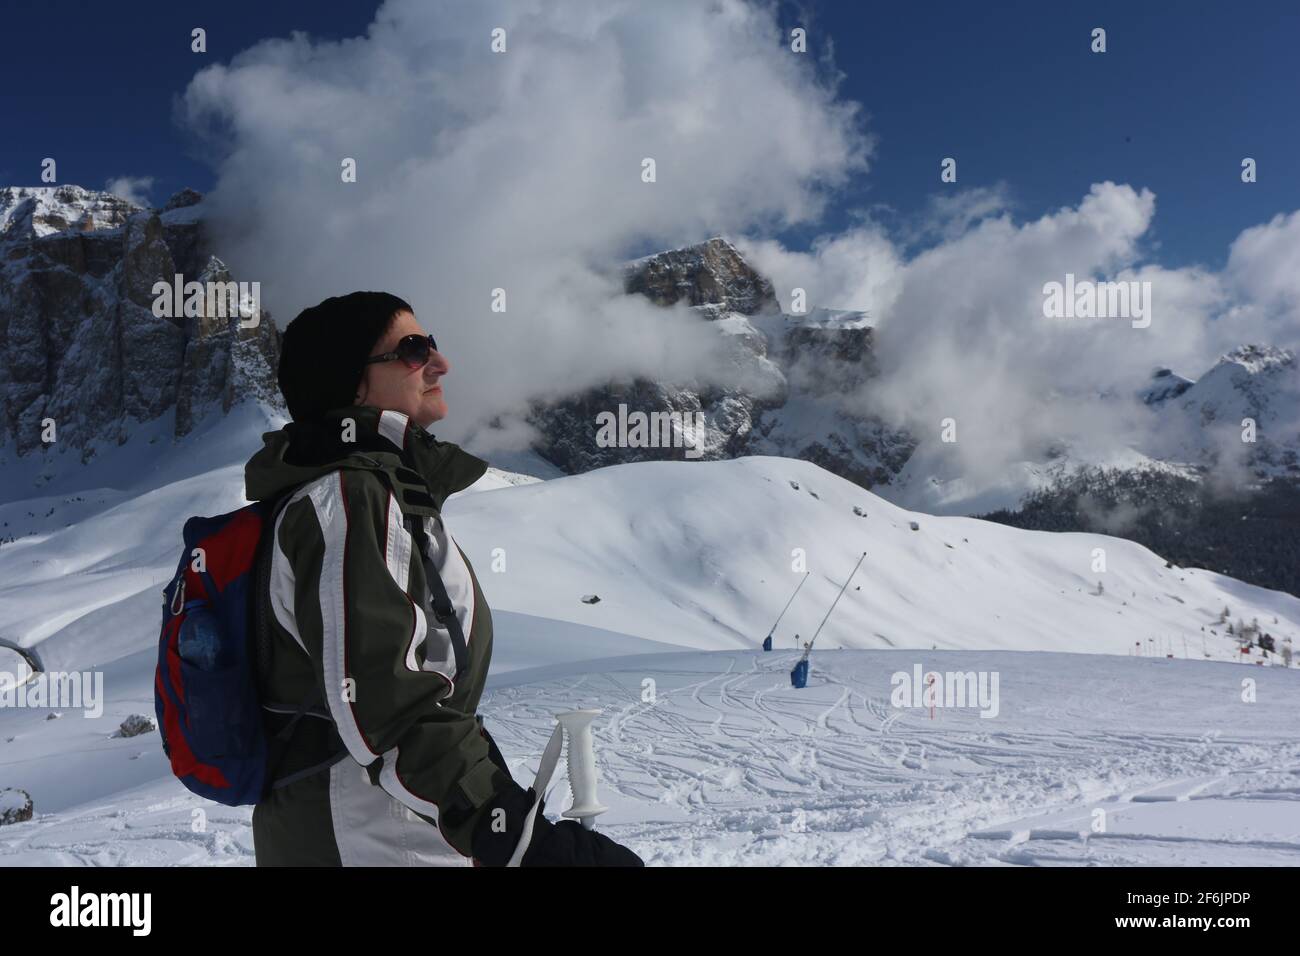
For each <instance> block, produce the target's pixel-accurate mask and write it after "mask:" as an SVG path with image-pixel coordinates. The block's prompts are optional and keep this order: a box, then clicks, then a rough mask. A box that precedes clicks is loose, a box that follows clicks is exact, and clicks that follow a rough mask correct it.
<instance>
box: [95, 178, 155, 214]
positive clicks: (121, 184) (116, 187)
mask: <svg viewBox="0 0 1300 956" xmlns="http://www.w3.org/2000/svg"><path fill="white" fill-rule="evenodd" d="M151 189H153V177H152V176H117V177H114V178H113V179H110V180H109V181H108V182H106V183H105V184H104V192H106V193H110V194H111V195H114V196H116V197H117V198H119V199H125V200H126V201H127V202H129V203H135V205H137V206H145V207H148V205H149V190H151Z"/></svg>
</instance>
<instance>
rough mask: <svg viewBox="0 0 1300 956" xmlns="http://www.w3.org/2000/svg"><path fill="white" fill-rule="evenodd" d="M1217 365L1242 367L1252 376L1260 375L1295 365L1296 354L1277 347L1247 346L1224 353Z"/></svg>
mask: <svg viewBox="0 0 1300 956" xmlns="http://www.w3.org/2000/svg"><path fill="white" fill-rule="evenodd" d="M1217 364H1219V365H1240V366H1241V367H1242V368H1244V369H1245V370H1246V371H1247V372H1249V373H1250V374H1251V375H1258V374H1259V373H1260V372H1269V371H1272V370H1273V369H1277V368H1283V367H1285V366H1288V365H1295V353H1294V352H1292V351H1291V350H1290V349H1284V348H1278V347H1277V346H1275V345H1258V344H1246V345H1239V346H1237V347H1236V348H1235V349H1233V350H1232V351H1230V352H1226V353H1224V355H1223V356H1222V357H1221V358H1220V359H1219V361H1218V363H1217Z"/></svg>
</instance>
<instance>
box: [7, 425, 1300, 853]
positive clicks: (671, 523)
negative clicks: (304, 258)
mask: <svg viewBox="0 0 1300 956" xmlns="http://www.w3.org/2000/svg"><path fill="white" fill-rule="evenodd" d="M273 422H275V416H274V415H273V414H272V413H270V412H269V411H267V410H263V409H258V408H256V407H253V408H250V407H248V406H236V410H235V411H234V412H232V414H231V415H230V416H227V417H225V418H224V419H218V420H217V421H216V422H215V423H212V424H209V425H205V426H204V428H205V431H204V432H203V433H202V435H201V436H200V435H194V436H189V437H187V438H186V439H185V440H183V441H181V442H179V443H175V444H173V443H172V442H171V440H170V439H166V440H160V441H156V442H153V443H150V442H149V440H148V439H149V437H150V435H149V433H148V431H147V429H142V430H141V431H140V432H139V433H137V434H136V435H134V436H133V439H132V441H131V442H129V443H128V444H127V445H124V446H122V447H121V448H106V449H104V450H103V451H102V453H101V454H100V455H98V456H97V457H96V459H95V460H94V463H93V464H92V465H91V466H90V467H87V468H78V467H75V465H76V462H75V460H74V459H73V456H69V460H67V461H63V460H61V459H58V458H57V457H56V456H52V458H51V462H52V464H51V465H50V466H49V467H48V468H45V469H42V467H41V465H40V464H39V462H33V461H30V460H26V459H20V460H19V461H18V462H17V463H16V464H14V465H8V464H7V465H6V466H5V469H6V474H7V481H6V495H5V500H3V503H0V520H8V521H10V523H11V527H16V528H17V532H16V533H18V534H19V535H20V537H19V538H18V540H17V541H15V542H14V543H7V544H4V545H3V546H0V582H2V583H0V601H3V604H4V606H5V608H6V615H5V620H4V621H3V623H2V624H0V637H3V638H5V639H8V640H10V641H12V642H13V643H15V644H17V645H18V646H21V647H29V648H35V649H37V650H38V651H39V653H40V656H41V659H42V663H43V664H44V666H45V667H46V668H48V669H50V670H79V671H87V670H100V671H102V672H103V673H104V693H105V700H104V701H103V715H102V717H100V718H98V719H94V718H91V717H88V716H86V715H85V714H84V713H82V712H81V711H79V710H76V709H67V708H64V709H63V711H62V713H63V716H62V719H59V720H49V721H47V720H46V719H45V718H46V717H47V716H48V711H46V710H37V709H26V710H24V709H15V708H2V707H0V781H2V782H3V785H4V786H9V787H20V788H22V789H23V790H25V791H27V792H28V793H30V794H31V795H32V799H33V804H34V809H35V816H34V819H33V820H31V821H28V822H25V823H20V824H13V825H9V826H4V827H0V865H65V864H66V865H157V864H162V865H251V864H252V862H253V859H252V838H251V832H250V830H249V818H250V810H249V808H224V807H220V806H218V805H215V804H210V803H207V802H205V801H203V800H201V799H199V798H197V797H193V796H192V795H190V794H189V793H188V791H186V790H185V789H184V788H183V787H182V786H181V785H180V784H179V783H178V782H177V781H175V780H174V779H173V778H172V777H171V776H170V772H169V770H168V767H167V765H166V761H165V759H164V757H163V755H162V752H161V747H160V742H159V740H158V737H157V733H156V732H151V733H148V734H145V735H142V736H139V737H134V738H122V737H114V736H112V735H113V733H114V731H115V730H116V728H117V727H118V725H119V724H120V723H121V722H122V720H123V719H124V718H126V717H127V716H129V715H130V714H133V713H142V714H151V713H152V712H153V689H152V678H153V668H154V662H155V650H154V642H155V640H156V637H157V627H158V614H159V604H160V591H161V587H162V584H163V582H164V581H165V580H166V578H167V576H168V575H169V574H170V573H171V571H172V570H173V568H174V565H175V561H176V558H177V556H178V554H179V548H180V527H181V524H182V522H183V519H184V518H185V517H186V516H188V515H190V514H195V513H204V514H215V513H220V512H222V511H228V510H231V509H234V508H237V507H240V506H241V505H243V504H244V503H245V500H244V498H243V487H242V474H243V462H244V460H245V459H246V458H247V457H248V456H249V455H251V454H252V452H253V451H255V450H256V449H257V448H258V447H260V434H261V432H262V431H264V430H267V429H268V428H270V427H277V426H276V425H275V424H272V423H273ZM160 434H163V435H166V434H167V430H166V426H165V425H163V426H162V431H161V432H160ZM200 439H201V443H200ZM42 471H44V472H45V474H46V476H47V477H46V480H45V481H43V482H42V483H41V485H40V487H39V489H37V488H35V487H33V484H32V482H33V481H34V479H35V477H36V476H37V475H38V474H40V473H41V472H42ZM10 473H15V477H16V478H18V479H21V480H16V481H12V482H11V481H9V480H8V475H9V474H10ZM69 499H73V500H69ZM76 499H80V500H76ZM50 508H53V509H54V512H53V514H52V515H49V516H48V517H46V513H47V512H48V511H49V510H50ZM854 508H857V509H858V511H859V512H862V513H864V514H861V515H860V514H857V513H855V512H854ZM28 512H31V515H30V516H29V515H28ZM446 517H447V523H448V526H449V528H450V529H451V530H452V532H453V534H454V535H455V536H456V539H457V541H458V542H459V543H460V545H461V547H462V548H463V549H464V550H465V552H466V554H467V555H468V556H469V558H470V560H471V562H472V563H473V564H474V567H475V569H476V570H477V572H478V575H479V578H480V583H481V585H482V588H483V591H484V594H485V595H486V596H487V598H488V600H489V602H490V604H491V607H492V614H493V621H494V627H495V641H496V643H495V653H494V659H493V666H492V673H491V676H490V677H489V681H488V689H487V692H486V693H485V696H484V699H483V702H482V704H481V707H480V711H481V712H482V713H483V714H484V716H485V719H486V721H487V722H488V725H489V726H490V727H491V729H492V732H493V734H494V736H495V737H496V739H497V741H498V743H499V744H500V746H501V748H502V751H503V753H504V754H505V755H506V757H507V759H508V760H509V761H510V763H511V765H512V769H513V770H514V773H515V776H516V778H517V779H519V780H520V781H521V782H523V783H525V784H528V783H531V776H532V771H533V769H534V768H535V767H536V761H537V759H538V757H539V755H540V752H541V749H542V746H543V744H544V743H545V740H546V738H547V736H548V735H549V734H550V731H551V727H552V725H553V719H552V715H553V714H555V713H557V712H560V711H563V710H567V709H571V708H574V707H599V708H601V709H602V711H603V714H602V716H601V717H600V718H599V719H598V720H597V722H596V725H595V734H596V748H597V755H598V764H599V770H600V775H601V801H602V802H603V803H604V804H606V805H607V806H608V807H609V808H610V809H609V811H608V812H607V813H606V814H604V815H603V816H602V817H601V818H599V819H598V821H597V826H598V827H599V828H600V829H602V830H604V831H605V832H607V833H609V834H610V835H611V836H613V837H614V838H615V839H618V840H620V841H623V842H626V843H627V844H629V845H630V846H631V847H632V848H633V849H635V850H636V851H637V852H638V853H640V854H641V855H642V857H643V858H645V859H646V860H647V862H650V863H652V864H672V865H676V864H709V865H754V864H789V863H796V864H854V863H891V864H919V865H971V864H980V865H985V864H987V865H1006V864H1038V865H1067V864H1068V865H1074V864H1088V863H1115V864H1134V865H1145V864H1150V863H1176V864H1183V865H1201V864H1204V863H1210V864H1229V865H1231V864H1237V863H1246V862H1256V863H1266V864H1279V865H1281V864H1285V865H1296V864H1297V863H1300V814H1298V813H1296V801H1297V800H1300V734H1298V731H1300V695H1298V694H1297V693H1296V691H1297V688H1298V685H1297V681H1300V669H1295V668H1293V669H1289V670H1288V669H1283V668H1282V667H1280V666H1272V667H1264V666H1246V665H1245V664H1244V663H1242V660H1243V659H1242V656H1241V655H1240V654H1239V653H1237V651H1236V645H1235V642H1233V641H1232V639H1231V638H1229V637H1228V636H1227V635H1225V634H1223V633H1221V632H1220V633H1216V632H1219V631H1220V630H1221V629H1220V627H1219V625H1218V624H1217V620H1218V616H1219V613H1220V611H1221V610H1222V608H1223V607H1224V605H1228V606H1229V607H1230V608H1231V611H1232V617H1233V619H1234V620H1236V619H1237V618H1239V617H1240V618H1244V619H1246V620H1249V619H1251V618H1252V617H1258V618H1259V619H1260V621H1261V623H1262V624H1263V625H1264V627H1265V629H1266V630H1268V631H1270V632H1271V633H1272V634H1273V635H1274V637H1275V638H1277V639H1278V641H1279V643H1280V641H1281V638H1283V637H1284V636H1288V635H1289V636H1291V637H1292V639H1293V641H1294V642H1296V643H1300V600H1297V599H1296V598H1295V597H1292V596H1290V595H1286V594H1281V593H1279V592H1273V591H1267V590H1264V589H1261V588H1258V587H1254V586H1251V585H1247V584H1244V583H1242V582H1239V581H1234V580H1232V579H1229V578H1225V577H1223V576H1221V575H1218V574H1214V573H1211V572H1208V571H1202V570H1195V569H1180V568H1166V567H1165V562H1164V561H1163V560H1162V559H1160V558H1159V557H1158V556H1156V555H1154V554H1152V553H1151V552H1149V551H1147V550H1146V549H1144V548H1142V547H1140V546H1139V545H1136V544H1133V543H1131V542H1127V541H1123V540H1120V539H1117V538H1110V537H1105V536H1101V535H1088V534H1064V535H1053V534H1048V533H1043V532H1027V531H1021V530H1017V529H1014V528H1008V527H1004V526H1001V525H995V524H989V523H985V522H981V521H977V520H974V519H969V518H960V517H935V516H931V515H928V514H923V513H920V512H914V511H909V510H906V509H903V508H900V507H898V506H896V505H893V504H891V503H889V502H887V501H884V500H883V499H881V498H878V497H876V496H875V495H872V494H871V493H869V492H866V491H864V490H862V489H861V488H859V487H857V486H856V485H853V484H851V483H849V482H847V481H844V480H842V479H840V478H837V477H835V476H833V475H831V474H829V473H828V472H825V471H823V470H822V469H820V468H818V467H816V466H815V465H812V464H810V463H807V462H802V461H795V460H791V459H785V458H765V457H755V458H744V459H738V460H734V461H720V462H643V463H636V464H628V465H620V466H615V467H611V468H604V469H600V470H597V471H593V472H589V473H587V474H584V475H578V476H572V477H553V478H549V479H547V480H535V479H534V478H532V477H530V476H527V475H520V474H518V473H517V472H513V471H496V470H493V471H491V472H489V474H488V475H485V476H484V478H483V479H481V480H480V482H479V483H478V484H477V485H476V486H475V487H473V488H471V489H469V490H468V491H466V492H464V493H461V494H459V495H455V496H453V497H452V498H451V499H450V500H449V502H448V504H447V506H446ZM913 522H914V523H915V524H916V525H917V530H915V531H914V530H911V527H910V525H911V524H912V523H913ZM1097 548H1102V549H1104V551H1105V559H1106V566H1107V570H1106V571H1105V572H1102V573H1098V572H1094V571H1093V570H1092V566H1093V561H1094V560H1095V555H1094V549H1097ZM863 551H866V552H867V558H866V560H865V561H864V562H863V564H862V567H861V569H860V570H859V571H858V573H857V575H856V576H855V577H854V579H853V581H852V582H851V583H850V586H849V588H848V590H847V591H846V592H845V595H844V598H843V599H842V600H841V602H840V604H839V606H838V607H837V608H836V611H835V614H834V616H833V617H832V618H831V620H830V622H829V623H828V624H827V625H826V627H825V629H824V630H823V631H822V632H821V635H820V636H819V637H818V639H817V645H816V648H815V650H814V651H813V655H812V675H811V678H810V680H809V684H808V687H807V688H805V689H803V690H797V691H796V690H795V689H793V688H792V687H791V685H790V681H789V677H788V673H789V670H790V668H791V666H792V665H793V663H794V661H795V660H796V659H797V652H796V651H795V650H794V647H795V634H796V633H798V634H801V635H802V638H801V639H804V640H806V639H807V638H808V637H810V636H811V634H812V632H813V630H814V629H815V628H816V626H817V623H818V622H819V621H820V620H821V618H822V616H823V614H824V613H825V610H826V608H827V607H829V605H830V603H831V601H832V600H833V599H834V597H835V595H836V593H837V592H838V591H839V589H840V587H841V585H843V583H844V576H845V575H846V574H848V572H849V570H850V569H851V568H852V567H853V564H854V562H855V561H856V560H857V557H858V556H859V555H860V554H861V553H862V552H863ZM801 555H802V559H803V560H804V561H806V564H807V569H808V570H809V571H810V572H811V576H810V577H809V579H808V582H807V584H806V586H805V587H803V588H802V590H801V591H800V593H799V594H798V596H797V598H796V600H795V601H794V602H793V604H792V605H791V606H790V609H789V610H788V612H787V613H786V615H785V617H784V619H783V620H782V622H781V626H780V628H779V629H778V630H777V633H776V636H775V638H774V643H775V647H776V649H775V650H774V651H773V652H772V653H769V654H764V653H763V652H761V651H759V650H757V647H758V644H759V642H761V640H762V638H763V637H764V636H765V635H766V634H767V633H768V630H769V629H770V628H771V626H772V621H773V619H774V618H775V617H776V616H777V613H778V612H779V611H780V610H781V608H782V606H783V605H784V604H785V603H786V601H787V600H788V599H789V597H790V594H791V592H792V591H793V589H794V585H795V584H796V583H797V581H798V579H799V577H800V576H801V574H802V568H801V567H800V566H799V565H798V563H797V562H798V560H799V559H800V556H801ZM1098 581H1102V582H1104V591H1103V593H1102V594H1100V595H1098V594H1096V593H1095V592H1096V590H1097V588H1096V584H1097V582H1098ZM585 595H597V596H599V598H600V600H599V602H598V603H594V604H587V603H584V602H583V600H582V599H583V597H584V596H585ZM1275 619H1276V623H1274V620H1275ZM1135 648H1140V649H1141V651H1142V653H1143V655H1144V656H1140V657H1139V656H1131V652H1132V651H1133V650H1134V649H1135ZM1166 652H1168V653H1170V654H1172V655H1173V656H1172V659H1170V658H1166V657H1165V656H1163V655H1164V653H1166ZM0 654H8V655H10V656H15V655H12V652H10V651H4V650H0ZM1153 655H1154V656H1153ZM8 659H9V658H7V657H0V667H4V666H6V662H7V661H8ZM1248 660H1253V659H1248ZM917 667H919V668H922V669H923V670H925V671H929V670H934V671H938V672H940V673H946V672H984V673H985V674H996V675H997V677H998V683H997V685H996V686H997V688H998V694H999V699H998V702H997V703H998V706H997V708H996V711H997V712H996V716H992V717H981V716H980V710H979V709H978V708H955V707H943V706H939V707H936V708H935V710H934V713H933V716H932V715H931V712H930V710H929V709H928V708H926V707H919V708H911V707H898V706H894V701H893V699H892V695H893V687H892V681H891V675H893V674H895V673H911V672H912V671H913V669H914V668H917ZM1247 700H1250V701H1251V702H1249V703H1247V702H1246V701H1247ZM566 806H567V797H566V796H565V794H564V788H563V785H561V788H560V790H559V791H558V792H557V793H556V795H554V796H553V797H552V799H551V801H548V811H549V812H550V813H551V814H552V816H555V815H557V814H558V813H559V811H561V810H562V809H564V808H565V807H566ZM1098 809H1100V810H1103V811H1105V814H1104V820H1105V829H1104V831H1096V830H1094V829H1093V828H1094V826H1095V822H1094V821H1095V820H1096V819H1097V815H1096V813H1095V811H1097V810H1098ZM196 810H202V812H203V814H204V815H205V816H204V817H203V819H205V820H206V824H205V826H203V827H200V828H197V829H196V828H195V826H194V825H193V820H194V813H195V811H196Z"/></svg>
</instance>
